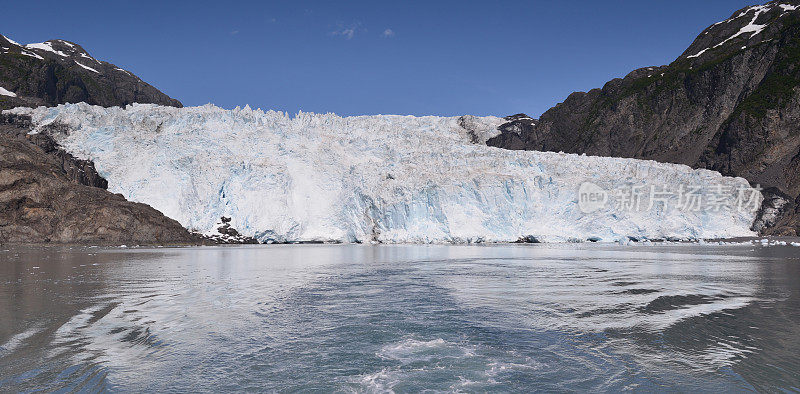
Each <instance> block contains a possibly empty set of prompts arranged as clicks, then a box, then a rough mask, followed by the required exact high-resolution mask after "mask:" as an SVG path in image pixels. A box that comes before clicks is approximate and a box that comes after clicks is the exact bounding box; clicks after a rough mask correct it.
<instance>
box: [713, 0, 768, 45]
mask: <svg viewBox="0 0 800 394" xmlns="http://www.w3.org/2000/svg"><path fill="white" fill-rule="evenodd" d="M769 9H770V7H769V6H766V5H760V6H755V7H750V8H748V9H747V10H746V11H744V12H742V13H741V14H739V16H743V15H746V14H748V13H749V12H750V11H755V15H753V19H751V20H750V23H748V24H747V25H745V26H744V27H742V28H741V29H739V31H738V32H736V34H734V35H732V36H730V37H728V38H727V39H725V40H724V41H722V42H720V43H719V44H717V45H714V48H717V47H720V46H722V45H724V44H725V43H726V42H728V41H730V40H733V39H734V38H736V37H739V36H741V35H742V34H747V33H752V34H750V38H753V37H755V36H756V35H757V34H758V33H761V31H762V30H764V28H765V27H767V25H766V24H764V25H757V24H756V20H758V17H759V16H761V14H763V13H765V12H767V11H769ZM737 18H738V17H737Z"/></svg>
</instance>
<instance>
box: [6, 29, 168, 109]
mask: <svg viewBox="0 0 800 394" xmlns="http://www.w3.org/2000/svg"><path fill="white" fill-rule="evenodd" d="M78 102H86V103H89V104H94V105H102V106H104V107H109V106H125V105H127V104H131V103H153V104H160V105H169V106H175V107H180V106H181V103H180V101H178V100H175V99H173V98H170V97H169V96H167V95H166V94H164V93H161V92H160V91H158V89H156V88H154V87H153V86H150V85H149V84H147V83H145V82H144V81H142V80H141V79H139V78H138V77H137V76H135V75H133V74H132V73H131V72H129V71H126V70H123V69H122V68H119V67H117V66H115V65H113V64H111V63H108V62H104V61H100V60H97V59H95V58H94V57H92V56H91V55H89V53H88V52H86V50H84V49H83V47H81V46H80V45H78V44H75V43H72V42H69V41H65V40H50V41H45V42H42V43H34V44H27V45H21V44H19V43H17V42H15V41H13V40H11V39H9V38H7V37H5V36H3V35H0V109H7V108H13V107H18V106H39V105H46V106H52V105H57V104H62V103H78Z"/></svg>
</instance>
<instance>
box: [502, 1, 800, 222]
mask: <svg viewBox="0 0 800 394" xmlns="http://www.w3.org/2000/svg"><path fill="white" fill-rule="evenodd" d="M500 130H501V131H502V132H501V134H500V135H498V136H496V137H494V138H492V139H490V140H488V141H487V144H488V145H490V146H495V147H501V148H506V149H524V150H540V151H556V152H557V151H563V152H570V153H586V154H589V155H599V156H614V157H630V158H640V159H651V160H657V161H662V162H670V163H680V164H686V165H689V166H692V167H694V168H707V169H712V170H716V171H719V172H721V173H722V174H723V175H729V176H741V177H744V178H746V179H747V180H749V181H750V182H751V183H753V184H760V185H761V186H762V187H764V188H766V191H765V197H766V198H767V201H768V204H765V209H766V210H772V211H774V212H773V213H774V214H775V215H777V216H774V215H773V216H770V215H767V217H766V219H765V221H766V223H756V225H755V227H754V228H755V229H757V230H764V231H763V232H765V233H772V234H783V235H800V2H799V1H797V0H791V1H773V2H769V3H766V4H764V5H758V6H752V7H747V8H744V9H741V10H739V11H737V12H735V13H734V14H733V15H732V16H731V17H730V18H728V19H726V20H724V21H722V22H719V23H715V24H714V25H712V26H710V27H708V28H707V29H705V30H704V31H703V32H702V33H700V35H699V36H698V37H697V39H695V41H694V42H693V43H692V44H691V45H690V46H689V48H687V49H686V51H685V52H684V53H683V54H682V55H680V56H679V57H678V58H677V59H676V60H675V61H673V62H672V63H671V64H669V65H664V66H654V67H646V68H641V69H638V70H634V71H632V72H631V73H630V74H628V75H627V76H625V77H624V78H622V79H614V80H611V81H609V82H608V83H606V84H605V85H604V86H603V87H602V88H598V89H593V90H590V91H588V92H576V93H573V94H571V95H569V97H567V98H566V100H564V102H563V103H559V104H558V105H556V106H555V107H553V108H551V109H549V110H548V111H546V112H545V113H544V114H542V115H541V117H540V118H539V119H538V120H535V119H530V118H528V117H527V116H525V115H522V114H520V115H515V117H511V118H509V119H508V122H507V123H506V124H504V125H502V126H501V127H500ZM769 226H772V227H771V228H769V229H766V228H763V227H769Z"/></svg>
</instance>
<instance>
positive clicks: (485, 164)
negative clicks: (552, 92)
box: [10, 103, 761, 243]
mask: <svg viewBox="0 0 800 394" xmlns="http://www.w3.org/2000/svg"><path fill="white" fill-rule="evenodd" d="M10 112H14V113H18V114H26V115H29V116H31V118H32V122H33V124H34V128H33V130H32V131H31V132H32V133H37V132H46V133H49V134H51V135H52V136H53V137H54V139H55V140H56V141H57V142H58V143H59V144H60V145H61V146H62V147H63V149H65V150H66V151H67V152H69V153H71V154H73V155H75V156H76V157H79V158H82V159H88V160H92V161H94V163H95V166H96V168H97V170H98V172H99V173H100V174H101V175H102V176H103V177H105V178H106V179H107V180H108V182H109V190H110V191H112V192H115V193H121V194H122V195H124V196H125V197H126V198H128V199H129V200H132V201H136V202H142V203H146V204H149V205H151V206H152V207H154V208H156V209H158V210H160V211H161V212H163V213H164V214H165V215H167V216H169V217H171V218H173V219H176V220H177V221H179V222H180V223H181V224H182V225H184V226H185V227H187V228H189V229H190V230H193V231H197V232H201V233H203V232H209V231H213V230H214V228H215V224H216V222H217V221H218V219H219V218H220V217H226V218H230V224H231V226H232V227H233V228H236V229H237V230H238V231H239V232H240V233H242V234H243V235H247V236H252V237H255V238H256V239H258V240H259V241H261V242H302V241H314V242H388V243H439V242H453V243H462V242H514V241H518V240H523V241H531V242H570V241H586V240H591V241H608V242H618V241H623V240H624V241H627V240H629V239H637V240H638V239H702V238H726V237H738V236H752V235H754V233H753V232H752V231H751V230H750V226H751V224H752V222H753V220H754V218H755V215H756V212H757V209H758V206H757V205H758V204H757V203H759V202H760V198H761V195H760V193H758V192H757V191H756V190H755V189H752V188H751V187H750V185H749V184H748V183H747V181H746V180H744V179H742V178H730V177H723V176H721V175H720V174H719V173H717V172H713V171H708V170H693V169H691V168H689V167H687V166H684V165H676V164H665V163H657V162H653V161H643V160H635V159H622V158H606V157H591V156H581V155H574V154H564V153H552V152H532V151H510V150H503V149H500V148H494V147H488V146H486V145H484V144H483V142H484V141H485V140H486V139H487V138H490V137H491V136H494V135H496V134H497V133H499V132H498V131H497V126H498V125H500V124H502V123H504V122H505V120H504V119H502V118H497V117H474V116H469V117H437V116H422V117H415V116H399V115H374V116H352V117H340V116H337V115H335V114H330V113H328V114H314V113H305V112H300V113H298V114H296V115H294V116H291V115H289V114H286V113H283V112H277V111H266V112H265V111H262V110H253V109H251V108H250V107H248V106H246V107H244V108H238V107H237V108H236V109H233V110H226V109H222V108H218V107H216V106H213V105H211V104H208V105H204V106H199V107H187V108H174V107H164V106H158V105H153V104H134V105H129V106H127V107H125V108H120V107H112V108H103V107H99V106H90V105H87V104H85V103H80V104H64V105H59V106H58V107H51V108H46V107H39V108H36V109H31V108H15V109H13V110H10ZM587 184H589V185H590V186H591V187H586V185H587ZM665 185H666V186H665ZM683 185H690V186H691V185H700V186H702V187H704V188H708V187H711V186H712V185H713V186H714V187H715V188H717V189H718V190H725V192H724V193H727V194H726V195H732V193H734V191H738V192H739V193H741V192H742V191H748V192H752V193H755V194H757V198H759V200H758V201H756V202H755V204H753V205H752V206H747V207H745V208H744V209H742V207H734V206H732V204H728V205H723V206H717V207H716V208H715V209H697V210H695V209H679V208H680V207H678V206H677V203H679V202H680V199H681V198H682V197H681V196H674V197H673V198H674V199H675V200H674V202H675V203H676V204H668V203H669V202H672V200H669V199H667V200H665V201H663V202H662V203H661V204H654V205H653V204H650V205H651V206H650V207H644V209H621V207H622V206H623V205H622V204H617V206H616V207H615V206H614V204H615V203H614V201H615V196H616V200H620V199H621V198H622V195H621V194H619V193H617V194H615V193H616V191H618V190H654V189H655V188H656V187H658V188H662V189H663V188H664V187H671V188H672V187H674V188H675V189H677V188H678V186H680V188H683ZM582 190H588V191H590V192H591V196H593V198H594V197H597V198H596V199H593V200H592V201H593V204H594V206H593V207H592V209H589V210H587V209H583V208H584V207H582V206H581V203H582V201H581V200H580V198H579V194H580V193H579V191H582ZM659 190H661V189H659ZM603 193H606V194H603ZM591 196H590V197H591ZM600 197H602V198H600ZM618 202H619V201H618ZM628 203H630V201H628ZM644 205H647V204H644ZM672 205H674V206H672ZM628 208H630V206H628Z"/></svg>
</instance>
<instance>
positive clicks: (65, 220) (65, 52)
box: [0, 35, 236, 244]
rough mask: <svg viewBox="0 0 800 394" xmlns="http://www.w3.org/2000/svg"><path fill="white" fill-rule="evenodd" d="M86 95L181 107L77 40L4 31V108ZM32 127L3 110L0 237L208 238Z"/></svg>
mask: <svg viewBox="0 0 800 394" xmlns="http://www.w3.org/2000/svg"><path fill="white" fill-rule="evenodd" d="M81 101H84V102H87V103H91V104H96V105H102V106H116V105H127V104H131V103H136V102H146V103H159V104H162V105H170V106H176V107H180V106H181V103H180V102H179V101H178V100H174V99H172V98H170V97H169V96H167V95H165V94H164V93H161V92H159V91H158V90H157V89H156V88H154V87H152V86H150V85H148V84H147V83H145V82H143V81H142V80H140V79H139V78H137V77H136V76H135V75H133V74H131V73H130V72H128V71H125V70H123V69H121V68H119V67H116V66H114V65H113V64H110V63H107V62H103V61H99V60H96V59H95V58H93V57H91V56H90V55H89V54H88V53H87V52H86V51H85V50H84V49H83V48H82V47H81V46H79V45H77V44H74V43H72V42H69V41H64V40H52V41H47V42H44V43H39V44H28V45H24V46H23V45H20V44H18V43H16V42H14V41H12V40H10V39H8V38H6V37H5V36H2V35H0V110H2V109H6V108H13V107H17V106H23V107H35V106H40V105H41V106H53V105H56V104H62V103H66V102H81ZM30 127H31V123H30V119H29V118H27V117H24V116H16V115H13V114H8V113H3V114H0V244H3V243H92V244H121V243H130V244H140V243H141V244H153V243H157V244H168V243H200V242H205V241H204V240H202V239H201V238H200V237H199V236H197V235H195V234H191V233H189V231H187V230H186V229H185V228H183V227H182V226H181V225H180V224H179V223H178V222H176V221H175V220H172V219H169V218H167V217H166V216H164V215H163V214H162V213H161V212H159V211H157V210H155V209H153V208H151V207H149V206H147V205H145V204H141V203H134V202H130V201H127V200H125V198H124V197H122V196H121V195H119V194H114V193H111V192H109V191H108V190H105V189H106V188H107V187H108V182H107V181H106V180H105V179H104V178H103V177H101V176H100V175H99V174H98V173H97V171H95V168H94V164H93V163H92V162H91V161H87V160H81V159H78V158H75V157H74V156H72V155H71V154H69V153H67V152H65V151H64V150H63V149H61V148H60V147H59V146H58V144H57V143H56V142H55V141H54V140H53V139H52V138H51V137H49V136H48V135H45V134H30V133H29V131H30ZM226 231H228V232H231V230H228V229H226ZM232 241H236V239H233V240H231V241H229V242H232Z"/></svg>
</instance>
